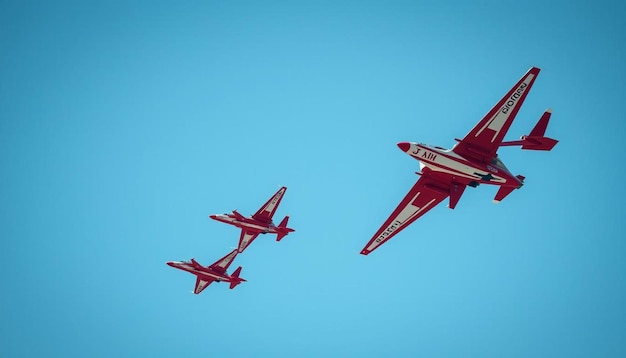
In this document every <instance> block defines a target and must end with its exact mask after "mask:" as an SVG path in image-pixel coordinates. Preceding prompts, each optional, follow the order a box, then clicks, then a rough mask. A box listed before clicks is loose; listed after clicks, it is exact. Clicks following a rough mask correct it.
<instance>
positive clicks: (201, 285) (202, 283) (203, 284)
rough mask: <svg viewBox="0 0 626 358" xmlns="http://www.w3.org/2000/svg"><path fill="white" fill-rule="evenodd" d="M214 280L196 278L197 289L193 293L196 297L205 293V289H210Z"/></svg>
mask: <svg viewBox="0 0 626 358" xmlns="http://www.w3.org/2000/svg"><path fill="white" fill-rule="evenodd" d="M213 281H215V280H213V279H210V280H205V279H204V278H200V277H198V278H196V287H195V288H194V289H193V293H195V294H196V295H197V294H199V293H200V292H202V291H204V289H205V288H207V287H209V285H210V284H211V283H213Z"/></svg>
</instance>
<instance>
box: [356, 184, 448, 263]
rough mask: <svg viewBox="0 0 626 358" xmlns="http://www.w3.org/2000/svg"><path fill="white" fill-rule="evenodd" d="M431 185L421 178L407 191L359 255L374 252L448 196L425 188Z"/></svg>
mask: <svg viewBox="0 0 626 358" xmlns="http://www.w3.org/2000/svg"><path fill="white" fill-rule="evenodd" d="M432 183H433V181H432V180H430V179H428V178H427V177H426V176H422V177H421V178H420V179H419V180H418V181H417V183H415V185H413V187H412V188H411V190H409V192H408V194H407V195H406V196H405V197H404V199H402V201H401V202H400V205H398V207H397V208H396V209H395V210H394V211H393V213H392V214H391V216H389V218H388V219H387V221H385V223H384V224H383V225H382V226H381V227H380V229H378V231H377V232H376V234H374V236H373V237H372V238H371V239H370V241H369V242H368V243H367V245H365V247H364V248H363V250H362V251H361V254H363V255H367V254H369V253H370V252H372V251H374V250H375V249H376V248H378V247H379V246H380V245H382V244H384V243H385V242H387V240H389V239H391V238H392V237H394V236H395V235H396V234H398V233H399V232H400V231H402V230H403V229H404V228H406V227H407V226H409V225H410V224H411V223H412V222H414V221H415V220H417V219H418V218H420V217H421V216H422V215H424V214H425V213H426V212H428V211H429V210H430V209H432V208H434V207H435V206H436V205H437V204H438V203H440V202H441V201H442V200H443V199H445V198H446V197H447V196H448V195H447V194H444V193H443V192H441V191H433V190H428V189H426V188H425V185H426V184H428V185H432ZM437 184H439V185H441V183H436V184H435V185H437Z"/></svg>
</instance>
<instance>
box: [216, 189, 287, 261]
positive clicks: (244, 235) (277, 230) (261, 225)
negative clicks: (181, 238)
mask: <svg viewBox="0 0 626 358" xmlns="http://www.w3.org/2000/svg"><path fill="white" fill-rule="evenodd" d="M286 190H287V188H286V187H282V188H280V189H279V190H278V191H277V192H276V194H274V195H273V196H272V197H271V198H270V199H269V200H268V201H267V202H266V203H265V204H263V206H261V208H260V209H259V210H258V211H257V212H256V213H254V215H252V216H251V217H245V216H243V215H241V214H239V213H238V212H237V210H233V212H232V213H230V214H223V215H209V217H210V218H211V219H213V220H217V221H221V222H224V223H227V224H230V225H234V226H236V227H238V228H240V229H241V235H240V236H239V247H238V248H237V250H238V251H239V252H243V250H245V249H246V247H248V245H250V244H251V243H252V241H254V239H256V237H257V236H259V234H267V233H270V234H276V241H280V240H281V239H282V238H283V237H285V236H286V235H287V234H289V233H290V232H293V231H295V230H294V229H291V228H288V227H287V222H288V221H289V215H287V216H285V218H284V219H283V220H282V221H281V222H280V224H278V226H276V225H274V222H273V221H272V217H273V216H274V213H275V212H276V209H278V205H279V204H280V201H281V200H282V199H283V195H284V194H285V191H286Z"/></svg>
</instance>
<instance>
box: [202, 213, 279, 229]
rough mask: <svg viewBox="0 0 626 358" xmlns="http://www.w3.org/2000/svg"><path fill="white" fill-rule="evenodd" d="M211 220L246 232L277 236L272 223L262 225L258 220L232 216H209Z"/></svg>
mask: <svg viewBox="0 0 626 358" xmlns="http://www.w3.org/2000/svg"><path fill="white" fill-rule="evenodd" d="M210 218H211V219H213V220H217V221H221V222H223V223H226V224H230V225H233V226H236V227H238V228H240V229H243V230H246V231H248V232H258V233H260V234H268V233H270V234H277V233H278V231H277V230H276V226H275V225H274V224H273V223H269V224H266V223H262V222H259V221H258V220H254V219H252V218H247V217H237V216H236V215H233V214H221V215H211V216H210Z"/></svg>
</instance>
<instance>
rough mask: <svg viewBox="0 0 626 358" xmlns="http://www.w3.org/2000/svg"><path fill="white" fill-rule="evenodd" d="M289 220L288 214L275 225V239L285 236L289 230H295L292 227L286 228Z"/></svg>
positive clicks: (278, 239)
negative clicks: (276, 232)
mask: <svg viewBox="0 0 626 358" xmlns="http://www.w3.org/2000/svg"><path fill="white" fill-rule="evenodd" d="M288 222H289V215H287V216H285V218H284V219H283V221H281V222H280V224H278V226H277V229H278V230H277V231H278V234H277V236H276V241H280V240H282V238H283V237H285V236H287V235H288V234H289V233H290V232H293V231H295V230H294V229H291V228H288V227H287V223H288Z"/></svg>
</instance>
